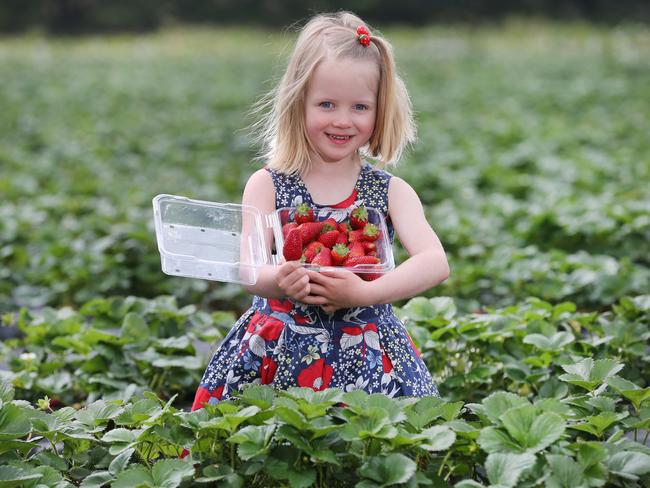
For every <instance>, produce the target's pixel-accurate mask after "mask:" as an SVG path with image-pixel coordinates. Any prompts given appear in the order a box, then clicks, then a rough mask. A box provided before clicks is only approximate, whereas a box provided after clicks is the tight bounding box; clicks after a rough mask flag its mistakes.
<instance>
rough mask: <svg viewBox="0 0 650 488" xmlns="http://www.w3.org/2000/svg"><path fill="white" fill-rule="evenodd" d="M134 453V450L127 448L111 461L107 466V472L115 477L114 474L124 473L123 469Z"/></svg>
mask: <svg viewBox="0 0 650 488" xmlns="http://www.w3.org/2000/svg"><path fill="white" fill-rule="evenodd" d="M134 452H135V449H134V448H129V449H125V450H124V451H122V452H121V453H120V454H118V455H117V456H115V458H114V459H113V460H112V461H111V464H109V466H108V472H109V473H110V474H112V475H113V476H115V475H116V474H118V473H120V472H122V471H124V468H126V467H127V466H128V464H129V460H130V459H131V456H132V455H133V453H134Z"/></svg>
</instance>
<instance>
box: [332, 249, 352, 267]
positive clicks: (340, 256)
mask: <svg viewBox="0 0 650 488" xmlns="http://www.w3.org/2000/svg"><path fill="white" fill-rule="evenodd" d="M348 254H350V250H349V249H348V247H347V246H346V245H345V244H336V245H335V246H334V248H332V263H334V266H341V265H343V262H344V261H345V259H346V258H347V257H348Z"/></svg>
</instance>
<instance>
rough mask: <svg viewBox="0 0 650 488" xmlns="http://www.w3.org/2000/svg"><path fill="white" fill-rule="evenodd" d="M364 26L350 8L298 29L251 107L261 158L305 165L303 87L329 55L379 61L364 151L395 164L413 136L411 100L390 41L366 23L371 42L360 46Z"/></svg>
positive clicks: (282, 166)
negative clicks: (280, 66) (285, 58)
mask: <svg viewBox="0 0 650 488" xmlns="http://www.w3.org/2000/svg"><path fill="white" fill-rule="evenodd" d="M360 25H366V24H365V23H364V22H363V21H362V20H361V19H360V18H359V17H357V16H356V15H354V14H352V13H350V12H337V13H334V14H320V15H316V16H315V17H313V18H312V19H311V20H309V22H307V24H306V25H305V26H304V27H303V28H302V30H301V32H300V35H299V36H298V39H297V41H296V45H295V48H294V50H293V53H292V55H291V57H290V58H289V63H288V65H287V68H286V71H285V73H284V75H283V77H282V79H281V80H280V82H279V83H278V85H277V86H276V87H275V89H273V90H272V91H271V92H269V93H268V94H267V95H266V96H265V97H263V98H262V99H261V100H260V101H259V102H258V103H257V104H256V105H255V106H254V108H253V110H252V114H253V115H260V114H261V117H260V119H259V120H258V121H257V122H256V123H254V124H253V125H252V126H251V128H252V129H253V131H254V132H255V133H256V134H255V136H254V137H255V139H256V140H257V141H258V142H261V143H262V152H261V153H260V156H261V159H262V160H263V161H264V162H265V163H266V164H267V165H268V166H269V167H271V168H275V169H277V170H279V171H283V172H285V173H295V172H298V173H299V172H303V171H305V170H306V169H307V168H308V167H309V163H310V161H309V152H310V149H312V145H311V143H310V141H309V139H308V137H307V132H306V129H305V106H304V100H305V92H306V90H307V85H308V83H309V81H310V79H311V77H312V74H313V73H314V70H315V69H316V67H317V66H318V65H319V63H321V62H322V61H323V60H324V59H325V58H327V57H330V56H331V57H334V58H335V59H340V58H345V57H347V58H353V59H371V60H374V61H375V62H377V64H378V66H379V88H378V91H377V116H376V120H375V128H374V131H373V133H372V135H371V136H370V140H369V141H368V143H367V144H366V145H365V146H364V147H363V148H361V149H360V152H361V154H362V156H364V157H369V158H374V159H375V162H376V163H377V164H379V165H380V166H384V165H389V164H393V165H394V164H397V161H398V160H399V157H400V155H401V153H402V151H403V150H404V148H405V147H406V145H407V144H409V143H411V142H413V140H414V139H415V123H414V122H413V114H412V108H411V100H410V98H409V95H408V92H407V91H406V87H405V85H404V82H403V81H402V79H401V78H400V77H399V75H398V74H397V71H396V68H395V61H394V58H393V49H392V47H391V45H390V43H389V42H388V41H387V40H386V39H384V38H383V37H381V36H380V35H378V33H377V32H376V31H374V30H373V29H371V28H370V27H368V26H366V27H367V28H368V30H369V31H370V36H371V43H370V45H368V46H363V45H361V43H360V42H359V41H358V37H357V33H356V29H357V27H358V26H360Z"/></svg>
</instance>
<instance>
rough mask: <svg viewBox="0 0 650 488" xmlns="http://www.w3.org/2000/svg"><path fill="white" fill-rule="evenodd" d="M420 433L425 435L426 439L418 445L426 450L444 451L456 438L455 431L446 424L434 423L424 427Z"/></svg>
mask: <svg viewBox="0 0 650 488" xmlns="http://www.w3.org/2000/svg"><path fill="white" fill-rule="evenodd" d="M421 435H422V436H425V437H426V440H425V442H424V443H422V444H420V447H421V448H422V449H425V450H427V451H444V450H445V449H449V448H450V447H451V445H452V444H453V443H454V441H455V440H456V433H455V432H454V431H453V430H451V429H450V428H449V427H447V426H446V425H434V426H432V427H429V428H428V429H424V430H423V431H422V432H421Z"/></svg>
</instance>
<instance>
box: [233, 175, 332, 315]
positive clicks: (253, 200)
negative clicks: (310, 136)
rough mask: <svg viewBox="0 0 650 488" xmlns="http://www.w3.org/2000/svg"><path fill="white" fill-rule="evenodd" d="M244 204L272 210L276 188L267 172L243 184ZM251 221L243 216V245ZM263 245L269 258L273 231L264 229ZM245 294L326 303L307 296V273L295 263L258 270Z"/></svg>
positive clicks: (243, 257)
mask: <svg viewBox="0 0 650 488" xmlns="http://www.w3.org/2000/svg"><path fill="white" fill-rule="evenodd" d="M242 204H243V205H250V206H253V207H256V208H257V209H258V210H260V212H262V215H265V214H269V213H271V212H274V211H275V187H274V186H273V179H272V178H271V175H270V174H269V172H268V171H266V170H265V169H260V170H258V171H256V172H255V173H253V174H252V175H251V177H250V178H249V179H248V182H247V183H246V187H245V188H244V195H243V197H242ZM252 224H253V223H252V221H251V219H250V218H249V217H248V216H247V215H246V214H244V218H243V222H242V242H247V239H248V234H249V233H250V229H251V228H252ZM264 242H266V243H267V252H268V255H269V256H270V255H271V243H272V242H273V230H272V229H265V230H264ZM240 253H241V261H242V262H243V263H245V262H247V261H248V260H249V257H248V252H247V247H246V246H245V245H242V246H241V248H240ZM244 289H245V290H246V291H247V292H248V293H252V294H255V295H257V296H260V297H265V298H285V297H287V296H289V297H291V298H294V299H296V300H300V301H302V302H303V303H307V304H309V305H323V304H324V303H325V300H324V299H323V298H321V297H310V296H308V295H309V293H310V284H309V278H308V277H307V270H306V269H305V268H304V267H303V266H301V265H300V264H299V263H298V262H296V261H292V262H288V263H287V262H285V263H283V264H282V265H280V266H277V267H276V266H265V267H263V268H262V269H261V270H260V273H259V276H258V278H257V282H256V283H255V284H254V285H245V286H244Z"/></svg>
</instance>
